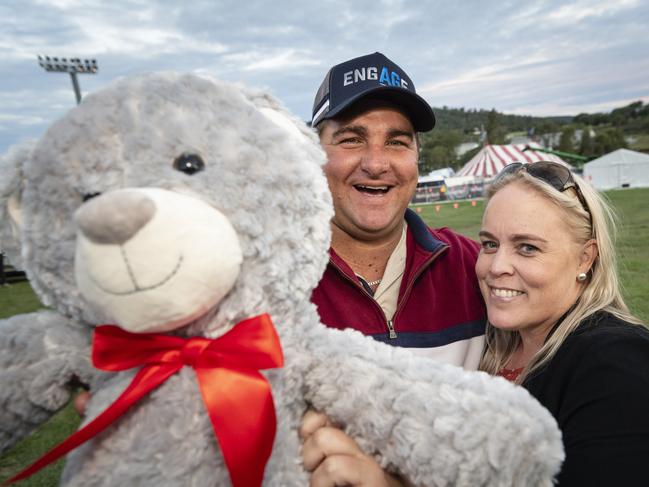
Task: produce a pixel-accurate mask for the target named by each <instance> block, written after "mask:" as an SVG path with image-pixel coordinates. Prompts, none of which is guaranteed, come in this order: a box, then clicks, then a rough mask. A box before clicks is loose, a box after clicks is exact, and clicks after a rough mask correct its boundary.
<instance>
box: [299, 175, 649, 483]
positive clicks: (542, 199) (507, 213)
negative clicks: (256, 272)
mask: <svg viewBox="0 0 649 487" xmlns="http://www.w3.org/2000/svg"><path fill="white" fill-rule="evenodd" d="M610 228H612V218H611V212H610V210H609V209H608V207H607V206H606V204H605V203H604V202H603V201H602V199H601V197H600V196H599V195H598V194H597V192H596V191H594V190H593V189H592V188H590V186H588V185H587V184H585V183H584V182H583V181H582V180H580V179H579V178H577V177H575V176H573V175H572V174H571V173H570V172H569V171H568V170H567V169H566V168H565V167H564V166H562V165H559V164H555V163H551V162H538V163H532V164H527V165H523V164H519V163H517V164H512V165H510V166H507V167H506V168H505V169H504V170H503V172H502V173H501V174H500V175H499V176H498V177H497V178H496V180H495V181H494V182H493V184H492V185H491V186H490V188H489V193H488V203H487V207H486V209H485V214H484V217H483V221H482V230H481V231H480V241H481V245H482V250H481V252H480V255H479V256H478V261H477V263H476V273H477V275H478V279H479V281H480V287H481V291H482V294H483V297H484V299H485V302H486V305H487V313H488V317H489V323H488V325H487V346H486V348H485V351H484V353H483V358H482V362H481V368H482V369H483V370H485V371H487V372H490V373H492V374H498V375H502V376H504V377H506V378H507V379H509V380H512V381H515V382H517V383H519V384H521V385H522V386H523V387H525V388H527V389H528V390H529V391H530V392H531V393H532V394H533V395H534V396H535V397H536V398H537V399H538V400H539V401H540V402H541V404H543V405H544V406H545V407H547V408H548V409H549V411H550V412H551V413H552V414H553V415H554V417H555V418H556V419H557V422H558V423H559V427H560V428H561V430H562V433H563V441H564V445H565V449H566V460H565V462H564V465H563V467H562V470H561V473H560V475H559V479H558V480H559V485H561V486H582V485H583V486H586V485H588V486H594V485H616V486H617V485H620V486H635V485H649V331H647V329H645V328H644V327H643V326H639V325H640V321H639V320H638V319H636V318H634V317H633V316H632V315H631V314H630V313H629V312H628V310H627V307H626V305H625V304H624V301H623V299H622V296H621V293H620V289H619V282H618V278H617V272H616V266H615V252H614V247H613V241H612V237H611V230H610ZM325 421H326V418H325V417H323V416H322V415H319V414H317V413H309V414H308V415H307V416H305V419H304V422H303V428H302V435H303V437H304V438H306V441H305V445H304V457H305V466H307V468H310V469H312V470H313V471H314V474H313V477H312V478H313V479H315V480H317V483H316V482H314V485H322V486H328V485H347V484H349V485H357V486H369V485H398V483H396V484H395V482H397V481H396V479H394V478H391V477H389V476H388V475H386V474H383V476H381V477H380V476H379V475H381V474H382V472H381V470H380V468H379V467H378V465H377V464H376V463H375V462H373V461H372V460H371V459H370V458H369V457H367V456H365V455H364V454H363V453H362V452H361V451H360V450H359V449H358V447H357V446H356V445H355V443H353V441H352V440H351V439H349V438H348V437H346V436H345V435H344V434H343V433H342V432H339V431H338V430H335V429H333V428H331V427H330V426H327V425H324V427H320V426H323V424H324V422H325ZM314 432H315V433H314ZM314 459H315V460H314ZM328 462H329V464H328ZM646 465H647V466H646ZM319 469H321V470H319ZM328 474H329V475H328ZM365 478H368V479H369V478H371V479H373V480H372V481H371V482H370V481H365V480H363V479H365ZM357 479H360V480H357ZM376 479H380V481H377V480H376ZM345 482H347V484H346V483H345Z"/></svg>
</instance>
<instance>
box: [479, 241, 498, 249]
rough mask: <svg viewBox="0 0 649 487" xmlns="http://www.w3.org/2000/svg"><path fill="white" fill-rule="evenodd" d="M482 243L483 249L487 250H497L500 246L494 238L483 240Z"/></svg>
mask: <svg viewBox="0 0 649 487" xmlns="http://www.w3.org/2000/svg"><path fill="white" fill-rule="evenodd" d="M481 245H482V250H485V251H489V250H495V249H497V248H498V245H497V244H496V242H494V241H493V240H483V241H482V242H481Z"/></svg>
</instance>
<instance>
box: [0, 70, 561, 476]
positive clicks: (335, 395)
mask: <svg viewBox="0 0 649 487" xmlns="http://www.w3.org/2000/svg"><path fill="white" fill-rule="evenodd" d="M324 162H325V158H324V155H323V152H322V150H321V149H320V147H319V144H318V140H317V137H316V136H315V135H314V134H313V133H312V132H311V130H310V129H308V128H307V127H306V126H305V125H304V124H303V123H301V122H300V121H299V120H297V119H296V118H294V117H293V116H291V115H290V114H289V113H287V112H286V110H284V109H283V108H282V107H281V106H280V105H279V104H278V103H277V102H276V101H274V100H273V99H272V98H271V97H269V96H268V95H266V94H264V93H260V92H252V91H248V90H245V89H242V88H239V87H236V86H233V85H230V84H226V83H222V82H217V81H214V80H210V79H206V78H202V77H197V76H193V75H183V76H179V75H174V74H171V73H167V74H149V75H143V76H137V77H134V78H130V79H124V80H120V81H117V82H115V83H114V84H112V85H111V86H109V87H108V88H106V89H104V90H102V91H100V92H97V93H95V94H91V95H90V96H88V97H87V98H86V99H85V100H84V101H83V102H82V103H81V105H80V106H79V107H77V108H75V109H73V110H72V111H71V112H70V113H68V114H67V115H66V116H65V117H64V118H63V119H61V120H60V121H58V122H56V123H55V124H54V125H53V126H52V127H51V128H50V129H49V130H48V131H47V133H46V134H45V135H44V136H43V137H42V138H41V139H40V140H39V141H38V143H36V144H33V145H29V144H28V145H24V146H21V147H19V148H16V149H14V150H12V151H10V152H9V153H8V154H7V155H6V156H5V157H4V158H3V159H2V167H1V168H0V169H1V170H0V178H3V179H2V180H0V195H2V203H3V205H2V209H1V211H2V212H1V213H0V215H1V218H2V220H0V223H1V224H2V225H1V226H0V230H1V231H2V233H1V234H0V235H1V238H2V240H1V246H2V249H4V250H5V251H6V252H8V253H10V254H12V255H10V258H11V260H12V261H13V262H15V263H17V264H21V265H22V267H23V268H24V269H25V270H26V271H27V274H28V277H29V279H30V282H31V284H32V286H33V287H34V289H35V291H36V293H37V294H38V295H39V297H40V298H41V300H42V301H43V303H44V304H45V305H46V306H48V307H50V310H47V311H40V312H36V313H31V314H25V315H19V316H14V317H12V318H9V319H6V320H2V321H0V384H1V387H0V405H1V408H0V450H5V449H7V448H9V447H10V446H11V445H12V444H13V443H14V442H15V441H16V440H18V439H19V438H21V437H23V436H24V435H26V434H28V433H29V432H30V431H31V430H32V429H33V428H34V427H35V426H37V425H38V424H39V423H41V422H42V421H44V420H45V419H47V418H48V417H49V416H50V415H51V414H53V413H54V412H55V411H56V410H57V409H59V408H60V407H62V405H64V403H65V402H66V401H67V400H68V398H69V394H70V392H69V391H70V388H69V385H70V383H71V382H73V381H74V380H81V381H83V382H85V383H87V384H89V385H90V388H91V391H92V400H91V402H90V404H89V406H88V410H87V417H86V420H85V423H88V422H90V421H92V420H93V418H95V417H97V416H98V415H100V414H101V413H102V412H103V411H105V410H106V409H108V408H109V406H110V405H111V404H112V403H113V402H114V401H115V400H116V399H117V398H118V396H120V394H121V393H122V392H123V391H124V390H127V388H128V386H129V384H131V382H132V381H133V380H134V377H135V375H136V373H137V372H138V370H142V369H143V367H145V366H142V364H139V363H138V364H135V363H134V364H131V367H132V368H129V369H128V370H121V369H119V370H118V369H114V370H118V371H114V372H100V371H98V370H97V369H95V368H93V367H92V365H91V363H90V353H91V352H90V336H91V333H92V331H93V328H94V327H95V325H98V324H103V323H114V324H116V325H118V326H119V327H121V329H122V330H125V332H124V333H127V332H128V333H129V334H127V335H126V338H124V337H122V338H124V340H125V341H124V342H122V343H124V344H125V346H124V348H123V349H122V350H121V352H122V358H123V359H125V360H126V361H127V362H128V361H129V359H130V357H131V354H133V355H136V353H134V352H133V350H137V346H138V345H137V343H139V340H138V339H137V337H138V336H142V337H149V336H152V335H155V336H156V337H161V336H162V337H166V338H168V339H169V341H171V342H173V343H176V342H177V341H178V342H179V343H181V342H182V343H184V341H185V340H189V339H191V340H194V341H193V342H192V343H194V344H198V345H197V347H198V348H196V347H194V348H191V347H189V348H190V349H188V348H187V347H185V348H183V349H182V350H181V351H180V352H178V351H176V352H173V353H175V354H176V355H174V357H175V359H174V360H177V361H180V362H182V363H181V364H180V366H179V370H174V371H172V372H170V373H169V376H168V377H166V378H165V380H163V381H161V383H160V384H159V385H157V386H156V387H154V388H153V389H152V390H151V391H149V392H147V393H146V394H144V395H143V397H142V398H140V399H139V400H137V401H136V402H135V403H134V404H133V405H132V406H131V407H130V408H129V409H128V410H127V411H126V412H125V414H123V415H122V416H121V417H119V418H117V419H114V420H113V421H112V423H111V424H110V426H108V427H107V428H106V429H105V430H103V431H102V432H99V433H97V434H96V435H95V436H94V437H92V438H91V439H90V440H89V441H87V442H86V443H84V444H83V445H81V446H79V447H78V448H76V449H75V450H74V451H73V452H72V453H71V454H70V455H69V456H68V460H67V464H66V467H65V470H64V473H63V477H62V483H63V484H65V485H70V486H84V487H87V486H108V485H120V486H122V485H152V486H164V485H170V486H177V485H196V486H216V485H230V483H231V482H232V481H236V484H237V485H244V486H248V485H253V484H254V483H255V481H254V480H251V478H252V477H246V476H245V475H246V473H245V470H246V469H249V470H254V469H257V470H259V468H261V470H260V471H261V475H263V485H268V486H277V487H279V486H305V485H308V475H307V474H306V472H305V471H304V470H303V468H302V466H301V462H300V453H299V451H300V441H299V439H298V434H297V429H298V426H299V423H300V419H301V417H302V415H303V414H304V412H305V410H306V409H307V407H308V406H309V405H310V406H312V407H315V408H316V409H319V410H322V411H324V412H326V413H327V414H328V415H330V416H331V417H332V418H333V420H334V421H336V422H337V423H339V424H341V425H344V427H345V428H346V431H347V432H348V433H349V434H351V435H352V436H353V437H354V438H356V439H357V440H358V442H359V443H360V444H361V446H362V447H363V448H364V449H365V450H366V451H367V452H368V453H370V454H373V455H375V457H376V458H377V459H378V460H379V461H380V462H381V464H382V465H383V466H384V467H385V468H387V469H389V470H392V471H395V472H399V473H402V474H404V475H405V476H406V477H408V478H409V479H410V480H411V481H412V482H413V483H414V484H417V485H431V486H432V485H434V486H451V485H465V486H477V485H502V486H506V485H512V486H513V485H516V486H520V485H551V483H552V479H553V477H554V475H555V474H556V472H557V471H558V469H559V466H560V464H561V461H562V459H563V450H562V445H561V434H560V432H559V430H558V429H557V426H556V423H555V421H554V420H553V418H552V417H551V415H550V414H549V413H548V412H547V411H546V410H544V409H543V408H542V407H541V406H540V405H539V404H538V403H537V402H536V401H535V400H534V399H533V398H532V397H531V396H530V395H529V394H528V393H527V392H526V391H525V390H524V389H522V388H519V387H516V386H514V385H512V384H510V383H508V382H506V381H505V380H503V379H500V378H494V377H490V376H488V375H487V374H484V373H476V372H473V373H472V372H465V371H463V370H462V369H460V368H456V367H453V366H450V365H445V364H440V363H435V362H432V361H429V360H427V359H424V358H420V357H415V356H414V355H412V354H411V353H410V352H408V351H405V350H401V349H397V348H392V347H388V346H386V345H383V344H380V343H377V342H375V341H373V340H371V339H369V338H366V337H363V336H362V335H360V334H359V333H357V332H354V331H351V330H346V331H338V330H332V329H328V328H326V327H325V326H323V325H322V324H321V323H320V322H319V319H318V315H317V312H316V309H315V307H314V306H313V305H312V304H311V303H310V299H309V298H310V294H311V291H312V289H313V288H314V287H315V286H316V284H317V282H318V280H319V278H320V276H321V273H322V272H323V270H324V267H325V264H326V260H327V251H328V246H329V219H330V217H331V215H332V209H331V202H330V195H329V193H328V190H327V185H326V180H325V178H324V176H323V174H322V170H321V166H322V164H323V163H324ZM18 251H20V254H18ZM264 313H267V314H268V315H269V316H270V318H271V319H272V322H273V323H274V326H275V329H276V331H277V334H278V336H279V339H280V341H281V347H282V349H283V355H284V365H283V367H279V366H278V365H280V364H279V363H276V364H275V365H271V366H269V367H270V368H268V370H263V372H261V373H259V372H257V371H256V370H254V371H252V372H251V371H250V370H248V369H249V368H250V367H252V368H262V369H263V368H266V367H263V366H262V367H258V366H257V365H254V364H253V363H252V362H255V360H252V359H251V358H250V356H249V355H244V354H242V355H241V356H240V357H239V356H238V355H237V353H239V352H238V351H237V350H238V349H236V350H235V352H234V354H233V353H230V357H229V358H228V359H227V360H229V362H227V360H226V362H227V363H228V364H229V365H227V367H229V368H230V369H231V370H230V372H231V373H232V374H235V375H234V376H232V375H227V374H226V375H225V376H220V375H218V374H216V373H215V374H216V375H210V374H212V373H213V372H214V371H213V370H208V371H207V372H205V370H207V369H206V368H205V367H203V368H202V369H201V367H202V366H203V365H205V364H204V363H203V362H201V360H203V358H204V356H202V355H201V353H202V351H203V348H201V347H203V346H205V347H208V348H209V346H211V345H209V346H208V344H209V343H225V342H224V340H222V339H225V341H227V340H229V339H228V338H227V337H228V336H230V334H231V333H233V332H236V331H238V327H240V326H244V325H241V324H240V323H246V320H249V319H250V318H253V317H256V316H259V315H262V314H264ZM102 329H103V328H102ZM129 337H130V338H129ZM133 337H135V338H133ZM166 338H163V340H164V339H166ZM205 338H209V339H214V341H210V340H205ZM147 339H148V338H147ZM219 340H221V342H219ZM252 341H254V340H252ZM240 342H246V343H247V339H241V340H240ZM228 343H229V342H228ZM132 347H135V348H132ZM95 348H97V346H96V347H95ZM117 348H118V350H117V351H115V350H113V352H114V353H117V354H118V355H119V352H120V350H119V347H117ZM226 348H227V347H226ZM218 350H221V349H218ZM218 350H217V352H216V355H218V354H219V353H220V352H219V351H218ZM94 353H95V354H96V355H101V351H97V350H96V349H95V352H94ZM165 353H166V352H165ZM162 355H164V354H162ZM162 355H161V356H162ZM208 355H209V354H208ZM253 355H254V352H253ZM276 355H277V354H276ZM179 357H180V358H179ZM276 358H277V357H276ZM160 360H161V361H162V359H160ZM180 362H178V363H180ZM161 363H162V362H161ZM197 364H198V365H197ZM201 364H203V365H201ZM219 364H220V363H219ZM219 364H217V365H210V367H216V369H215V370H217V371H220V370H221V369H220V368H219V367H222V364H221V365H219ZM251 364H252V365H251ZM253 365H254V367H253ZM147 367H148V366H147ZM227 367H226V368H227ZM273 367H276V368H273ZM208 368H209V367H208ZM239 368H240V369H241V370H243V372H241V371H240V370H239ZM199 369H201V370H202V371H203V372H205V374H207V375H208V376H209V377H212V379H210V380H207V381H205V382H206V383H207V384H208V385H207V386H205V384H204V383H203V384H199V382H200V381H199V379H200V374H199ZM232 371H234V372H232ZM237 371H239V372H241V374H243V375H246V374H248V375H247V376H246V377H248V378H250V377H253V378H254V380H255V381H257V383H264V378H265V379H266V380H267V381H268V384H269V385H270V389H272V399H273V401H272V402H269V401H268V400H267V399H268V397H269V396H264V395H263V394H262V396H254V394H253V395H251V396H248V395H246V394H247V392H245V391H248V386H247V385H245V384H243V382H245V381H243V382H238V380H234V379H233V377H235V378H236V377H237V376H236V373H238V372H237ZM230 372H228V373H230ZM201 373H202V372H201ZM219 373H220V372H219ZM262 374H263V375H262ZM219 377H221V378H223V377H226V378H225V379H219ZM251 380H252V379H251ZM204 387H208V388H212V387H213V388H215V389H214V390H216V392H215V393H208V394H207V396H209V395H210V394H212V396H215V397H216V399H215V397H206V393H205V389H204ZM228 391H230V392H232V393H233V394H234V396H236V397H235V399H236V401H235V402H233V403H232V404H230V406H229V407H224V406H223V404H221V406H220V407H221V409H220V410H219V414H218V415H217V416H218V418H216V419H215V422H216V423H217V424H216V425H215V427H214V429H213V428H212V423H211V421H210V416H211V415H212V411H211V410H210V412H209V413H208V409H209V403H210V402H211V401H215V400H216V401H217V402H218V401H219V400H221V399H223V398H225V399H223V400H225V401H226V402H227V401H228V400H229V399H228V398H229V396H228V394H229V393H230V392H228ZM242 391H244V392H242ZM256 397H257V399H255V398H256ZM258 397H262V399H261V400H258ZM263 397H265V398H266V399H263ZM237 401H238V402H237ZM242 401H243V402H242ZM257 402H262V403H264V404H262V405H261V406H260V405H259V404H257ZM273 402H274V410H275V417H276V434H275V435H274V439H273V435H272V429H273V425H272V423H273V411H272V409H273V406H272V405H273ZM255 408H257V409H255ZM259 408H261V409H264V408H265V409H264V411H263V415H261V416H260V419H259V420H258V421H257V422H255V421H253V423H259V424H262V423H263V424H262V426H263V428H267V430H266V432H265V433H266V435H265V441H266V442H267V447H268V454H269V455H270V458H269V459H268V462H267V463H266V465H265V471H264V458H263V457H264V452H263V450H264V447H263V445H261V444H257V443H256V442H257V441H258V440H257V439H256V438H257V437H255V436H254V435H252V436H251V435H248V432H247V430H246V431H244V432H241V431H239V429H240V425H239V424H238V422H239V421H240V420H241V419H240V418H242V414H243V415H244V416H245V415H246V414H248V412H249V411H257V410H258V409H259ZM260 414H261V413H260ZM262 416H263V417H262ZM213 419H214V418H213ZM259 424H253V426H255V427H256V426H259ZM269 425H270V426H269ZM248 426H250V425H247V426H245V428H248ZM221 427H224V428H225V429H226V430H227V431H228V435H230V437H229V438H226V439H227V442H228V443H229V444H228V445H227V447H226V448H223V447H224V445H223V444H222V443H221V442H220V441H221V439H222V438H221V437H220V436H219V434H222V431H221V430H219V428H221ZM243 428H244V426H241V429H243ZM217 430H219V431H221V432H220V433H219V431H217ZM269 431H270V433H269ZM237 435H239V436H237ZM215 436H219V438H218V441H217V438H216V437H215ZM226 436H227V435H226ZM250 438H254V439H253V440H250ZM268 438H270V440H268ZM268 441H270V443H268ZM248 443H251V444H248ZM271 446H272V453H270V447H271ZM226 449H227V450H228V451H229V452H230V453H227V452H226ZM246 449H247V450H246ZM222 450H223V451H222ZM244 450H245V451H247V452H248V455H249V456H248V457H246V456H245V455H246V453H245V452H243V453H242V451H244ZM233 452H234V453H233ZM251 452H252V453H251ZM226 453H227V455H230V457H229V458H230V460H229V461H228V462H227V465H226V462H225V461H224V454H226ZM227 455H226V456H227ZM232 455H234V457H237V458H236V461H241V459H242V458H243V460H244V462H250V463H248V464H246V463H244V465H243V467H242V466H241V465H239V466H236V465H234V466H233V461H232V460H231V456H232ZM250 455H252V456H250ZM234 463H236V462H234ZM260 465H261V467H260ZM237 468H238V469H239V470H238V473H237ZM228 469H230V470H231V471H229V470H228ZM242 469H243V470H244V472H243V473H242V472H241V470H242ZM237 475H238V476H239V477H237V478H238V479H239V480H238V481H237V480H236V479H235V478H234V477H233V476H235V477H236V476H237ZM241 479H243V480H241ZM256 482H257V483H258V480H257V481H256Z"/></svg>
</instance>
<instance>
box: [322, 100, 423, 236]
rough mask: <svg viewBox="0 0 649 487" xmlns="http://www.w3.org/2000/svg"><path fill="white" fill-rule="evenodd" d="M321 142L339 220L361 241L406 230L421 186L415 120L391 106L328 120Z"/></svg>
mask: <svg viewBox="0 0 649 487" xmlns="http://www.w3.org/2000/svg"><path fill="white" fill-rule="evenodd" d="M323 123H324V124H325V125H324V127H323V128H322V130H321V132H320V143H321V144H322V147H323V148H324V149H325V151H326V153H327V157H328V162H327V164H326V165H325V174H326V176H327V180H328V182H329V189H330V190H331V194H332V196H333V202H334V210H335V216H334V218H333V220H332V222H333V224H334V225H335V226H337V227H338V228H340V230H342V231H343V232H345V233H347V234H348V235H350V236H352V237H354V238H355V239H358V240H374V239H377V238H381V237H384V236H387V235H389V234H391V233H393V232H394V231H395V229H396V228H399V229H400V228H401V225H403V215H404V212H405V210H406V208H407V206H408V203H409V202H410V199H411V198H412V195H413V193H414V191H415V188H416V186H417V178H418V172H417V160H418V149H417V140H416V134H415V130H414V128H413V126H412V123H411V122H410V120H409V119H408V118H407V117H406V116H405V115H404V113H402V112H401V111H400V110H398V109H397V108H396V107H394V106H392V105H390V104H387V103H386V104H377V103H376V102H374V103H373V104H372V108H366V109H363V107H359V109H356V110H354V111H353V112H351V113H348V114H346V116H345V117H341V118H338V119H335V120H327V121H326V122H323Z"/></svg>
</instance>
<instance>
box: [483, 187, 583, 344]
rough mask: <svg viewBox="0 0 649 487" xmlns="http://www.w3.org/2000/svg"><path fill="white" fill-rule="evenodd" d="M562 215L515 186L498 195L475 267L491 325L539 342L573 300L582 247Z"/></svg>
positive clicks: (485, 220)
mask: <svg viewBox="0 0 649 487" xmlns="http://www.w3.org/2000/svg"><path fill="white" fill-rule="evenodd" d="M563 216H564V215H563V213H562V211H561V210H560V209H559V208H558V207H556V206H555V205H554V204H553V203H551V202H550V201H548V200H547V199H545V198H544V197H543V196H541V195H539V194H537V193H536V192H535V191H533V190H531V189H529V188H526V187H525V186H524V185H522V184H520V183H517V182H514V183H510V184H509V185H507V186H505V187H504V188H503V189H501V190H500V191H498V193H496V194H495V195H494V196H493V197H492V198H491V200H490V201H489V204H488V205H487V208H486V210H485V213H484V216H483V218H482V230H481V231H480V241H481V244H482V248H481V250H480V255H479V256H478V261H477V263H476V273H477V275H478V280H479V282H480V290H481V291H482V295H483V297H484V300H485V303H486V305H487V314H488V316H489V322H490V323H491V324H492V325H493V326H495V327H496V328H502V329H507V330H518V331H520V332H521V333H522V334H524V333H529V334H534V335H536V336H538V337H539V338H541V339H543V338H544V337H545V336H546V335H547V333H548V331H549V330H550V329H551V328H552V326H553V325H554V323H556V321H557V320H558V319H559V318H560V317H561V315H563V314H564V313H565V312H566V311H567V310H568V308H569V307H570V306H571V305H572V304H573V303H574V302H575V301H576V300H577V297H578V296H579V291H580V284H579V283H578V282H577V275H578V274H579V273H580V272H585V271H587V270H588V266H587V265H586V264H582V263H581V260H582V255H583V252H582V251H581V249H582V246H581V245H579V244H577V243H576V242H574V240H573V236H572V234H571V232H570V228H569V226H568V224H567V223H566V222H565V221H564V220H563V218H562V217H563Z"/></svg>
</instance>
